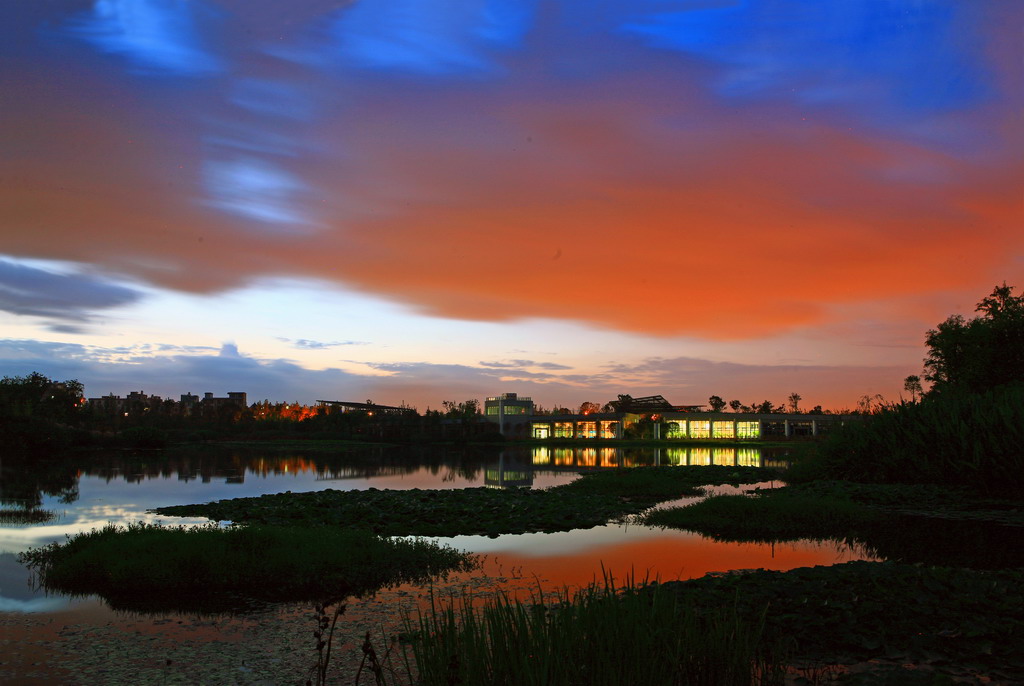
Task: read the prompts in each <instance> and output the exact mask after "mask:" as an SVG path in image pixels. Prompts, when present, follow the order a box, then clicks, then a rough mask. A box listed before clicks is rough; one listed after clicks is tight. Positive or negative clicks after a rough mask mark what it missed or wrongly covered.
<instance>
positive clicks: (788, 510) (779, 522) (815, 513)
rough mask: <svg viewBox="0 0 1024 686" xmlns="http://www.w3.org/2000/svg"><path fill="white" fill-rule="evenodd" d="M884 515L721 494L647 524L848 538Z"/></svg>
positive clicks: (765, 537)
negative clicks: (853, 532) (851, 533)
mask: <svg viewBox="0 0 1024 686" xmlns="http://www.w3.org/2000/svg"><path fill="white" fill-rule="evenodd" d="M881 519H882V515H881V513H879V512H877V511H875V510H871V509H869V508H866V507H864V506H863V505H859V504H857V503H855V502H853V501H850V500H845V499H842V498H834V497H827V496H821V495H813V494H803V493H792V494H791V493H786V492H785V491H783V492H781V493H779V494H774V493H772V494H765V495H752V496H747V495H716V496H711V497H709V498H706V499H704V500H702V501H700V502H697V503H694V504H692V505H688V506H686V507H674V508H668V509H664V510H654V511H652V512H649V513H647V514H646V515H645V516H644V518H643V523H644V524H648V525H650V526H666V527H673V528H679V529H689V530H691V531H697V532H700V533H702V534H704V535H706V536H708V537H710V538H713V539H716V540H743V541H786V540H797V539H801V538H834V537H837V536H838V537H839V538H843V537H845V536H847V535H849V533H850V532H852V531H856V530H858V529H861V528H862V527H864V526H868V525H871V524H875V523H876V522H878V521H880V520H881Z"/></svg>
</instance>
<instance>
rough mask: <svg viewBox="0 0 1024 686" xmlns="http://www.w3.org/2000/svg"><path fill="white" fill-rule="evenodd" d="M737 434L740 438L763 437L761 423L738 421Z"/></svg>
mask: <svg viewBox="0 0 1024 686" xmlns="http://www.w3.org/2000/svg"><path fill="white" fill-rule="evenodd" d="M736 435H737V436H738V437H739V438H761V423H760V422H736Z"/></svg>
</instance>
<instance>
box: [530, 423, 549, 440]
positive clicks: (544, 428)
mask: <svg viewBox="0 0 1024 686" xmlns="http://www.w3.org/2000/svg"><path fill="white" fill-rule="evenodd" d="M549 436H551V425H550V424H534V425H533V437H534V438H548V437H549Z"/></svg>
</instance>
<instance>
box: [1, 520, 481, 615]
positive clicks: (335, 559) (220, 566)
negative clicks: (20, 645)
mask: <svg viewBox="0 0 1024 686" xmlns="http://www.w3.org/2000/svg"><path fill="white" fill-rule="evenodd" d="M19 561H21V562H22V563H24V564H26V565H28V566H29V567H30V568H31V569H32V570H33V572H34V573H35V574H36V576H37V579H38V581H39V582H40V583H41V585H42V586H44V587H45V588H46V589H48V590H52V591H57V592H61V593H67V594H71V595H87V594H93V593H95V594H99V595H101V596H103V597H104V598H105V599H107V600H108V601H109V602H110V604H111V605H112V606H114V607H116V608H127V609H139V610H151V611H156V610H195V611H203V612H214V611H222V610H225V609H231V608H235V607H242V606H245V605H246V604H247V603H248V602H250V601H252V600H258V601H285V600H288V601H298V600H311V599H323V598H338V597H342V598H343V597H346V596H349V595H360V594H364V593H369V592H371V591H373V590H376V589H377V588H380V587H383V586H388V585H393V584H398V583H402V582H407V581H425V580H427V579H430V578H432V577H434V576H437V575H444V574H446V573H448V572H451V571H458V570H469V569H472V568H474V566H475V565H476V558H475V557H474V556H472V555H468V554H466V553H462V552H459V551H456V550H454V549H452V548H450V547H448V546H441V545H437V544H435V543H431V542H428V541H415V540H389V539H384V538H381V537H379V536H375V535H373V534H371V533H369V532H366V531H350V530H344V529H338V528H324V527H319V528H296V527H274V526H252V527H234V528H227V529H222V528H218V527H216V526H212V525H211V526H203V527H192V528H183V527H161V526H155V525H149V524H144V523H139V524H133V525H130V526H128V527H127V528H124V527H119V526H114V525H108V526H105V527H103V528H102V529H94V530H93V531H90V532H86V533H81V534H78V535H76V536H72V537H69V538H68V540H67V541H65V542H64V543H52V544H50V545H47V546H43V547H40V548H33V549H31V550H29V551H28V552H25V553H22V554H21V555H19Z"/></svg>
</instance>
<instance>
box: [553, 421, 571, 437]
mask: <svg viewBox="0 0 1024 686" xmlns="http://www.w3.org/2000/svg"><path fill="white" fill-rule="evenodd" d="M572 437H573V430H572V422H555V438H572Z"/></svg>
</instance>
